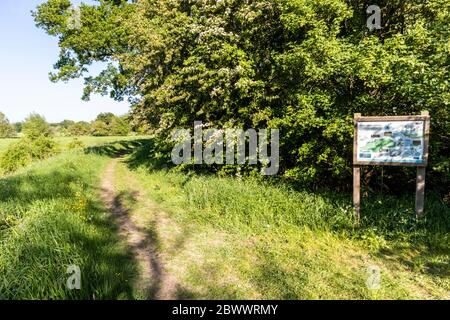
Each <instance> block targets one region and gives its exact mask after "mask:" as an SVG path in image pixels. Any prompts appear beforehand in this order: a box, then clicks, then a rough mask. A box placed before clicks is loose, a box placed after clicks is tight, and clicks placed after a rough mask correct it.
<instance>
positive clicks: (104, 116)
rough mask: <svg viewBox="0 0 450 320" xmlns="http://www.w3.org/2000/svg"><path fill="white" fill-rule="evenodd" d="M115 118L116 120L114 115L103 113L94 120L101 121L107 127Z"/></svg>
mask: <svg viewBox="0 0 450 320" xmlns="http://www.w3.org/2000/svg"><path fill="white" fill-rule="evenodd" d="M115 118H116V115H114V114H113V113H111V112H105V113H100V114H99V115H98V116H97V118H96V119H95V120H96V121H102V122H104V123H105V124H106V125H108V126H109V125H110V124H111V123H112V122H113V121H114V119H115Z"/></svg>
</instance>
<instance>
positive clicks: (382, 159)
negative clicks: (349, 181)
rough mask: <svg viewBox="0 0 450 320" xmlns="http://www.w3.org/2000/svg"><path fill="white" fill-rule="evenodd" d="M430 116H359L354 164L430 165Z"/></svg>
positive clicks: (356, 122)
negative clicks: (428, 163)
mask: <svg viewBox="0 0 450 320" xmlns="http://www.w3.org/2000/svg"><path fill="white" fill-rule="evenodd" d="M428 134H429V117H428V116H408V117H401V116H400V117H355V142H354V143H355V148H354V158H353V164H354V165H394V166H426V165H427V161H428Z"/></svg>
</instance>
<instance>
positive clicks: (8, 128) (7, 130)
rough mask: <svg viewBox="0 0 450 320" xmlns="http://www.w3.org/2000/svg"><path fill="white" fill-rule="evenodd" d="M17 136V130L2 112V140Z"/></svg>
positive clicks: (0, 118)
mask: <svg viewBox="0 0 450 320" xmlns="http://www.w3.org/2000/svg"><path fill="white" fill-rule="evenodd" d="M15 136H16V130H15V128H14V126H12V125H11V124H10V123H9V120H8V118H6V116H5V114H3V113H2V112H0V138H12V137H15Z"/></svg>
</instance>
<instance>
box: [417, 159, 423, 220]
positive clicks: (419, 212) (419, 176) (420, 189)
mask: <svg viewBox="0 0 450 320" xmlns="http://www.w3.org/2000/svg"><path fill="white" fill-rule="evenodd" d="M424 201H425V167H417V180H416V216H417V217H418V218H420V217H422V216H423V213H424V211H423V207H424Z"/></svg>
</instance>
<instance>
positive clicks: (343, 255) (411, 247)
mask: <svg viewBox="0 0 450 320" xmlns="http://www.w3.org/2000/svg"><path fill="white" fill-rule="evenodd" d="M140 152H142V150H140V151H138V152H135V153H134V154H133V155H131V156H129V157H128V158H127V160H126V161H125V164H127V166H125V165H120V166H118V167H117V170H116V183H117V187H118V190H122V192H126V190H133V188H136V187H137V186H139V188H140V190H141V191H140V192H141V193H142V194H144V195H145V197H144V198H142V196H140V197H139V198H138V199H140V200H137V199H136V198H132V197H131V198H128V199H129V201H128V206H129V207H130V208H131V210H130V215H131V217H132V219H133V220H134V221H135V222H136V223H137V224H138V225H139V226H140V227H141V228H143V229H146V230H147V232H148V234H149V235H151V238H152V239H153V240H154V241H156V242H157V248H158V256H159V257H160V258H161V261H162V262H163V264H164V266H165V269H166V272H167V274H169V275H170V276H171V277H172V281H173V282H174V283H176V290H175V292H174V295H175V296H176V297H178V298H194V299H198V298H200V299H202V298H209V299H211V298H212V299H223V298H229V299H449V298H450V296H449V290H450V280H449V279H450V278H449V268H448V266H449V242H448V239H449V238H448V228H449V224H448V214H449V213H450V211H449V208H448V207H445V205H443V204H442V203H439V202H436V200H435V199H430V200H429V202H430V204H429V207H428V208H429V215H428V216H427V219H425V220H422V221H415V218H414V216H413V212H412V209H411V212H410V211H409V208H408V207H407V203H408V200H409V199H403V200H402V199H396V198H390V197H385V198H384V199H383V201H384V202H380V201H381V200H378V199H374V200H372V201H368V205H367V207H366V208H364V210H365V211H366V212H369V211H370V212H371V213H370V214H368V215H367V216H366V217H365V220H364V221H363V226H362V227H361V228H360V229H355V228H353V226H354V221H353V216H352V211H351V208H350V205H349V199H348V198H347V196H346V195H342V196H341V195H333V194H331V193H326V192H323V193H320V192H316V193H311V192H307V191H296V190H294V189H292V188H289V187H287V186H283V185H282V184H275V185H272V184H270V183H265V182H262V181H260V180H248V179H242V180H241V179H236V178H218V177H217V176H207V175H206V176H199V175H195V174H192V173H191V174H186V173H177V172H176V171H173V170H168V169H167V168H160V167H158V166H155V162H153V161H151V160H150V161H149V158H146V159H144V158H140V157H141V156H142V155H143V154H144V155H145V154H147V155H148V156H150V157H151V151H150V153H148V152H149V150H147V151H146V152H143V153H140ZM130 169H131V171H130ZM382 210H384V212H383V211H382ZM374 215H378V216H375V218H374ZM410 215H411V217H410ZM446 219H447V220H446ZM374 267H375V268H379V270H380V271H381V286H380V289H378V290H371V289H369V288H368V287H367V284H366V282H367V280H368V276H369V275H368V272H369V270H372V269H373V268H374Z"/></svg>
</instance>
